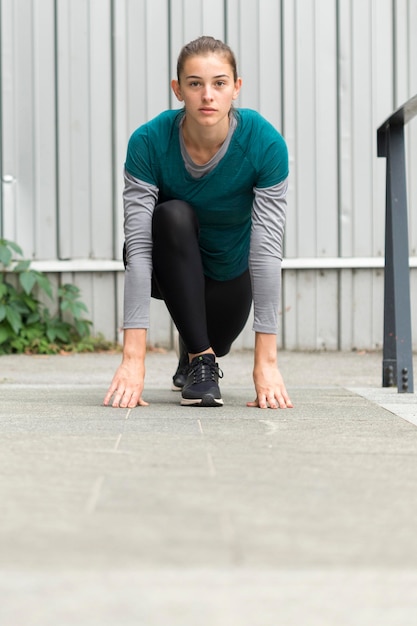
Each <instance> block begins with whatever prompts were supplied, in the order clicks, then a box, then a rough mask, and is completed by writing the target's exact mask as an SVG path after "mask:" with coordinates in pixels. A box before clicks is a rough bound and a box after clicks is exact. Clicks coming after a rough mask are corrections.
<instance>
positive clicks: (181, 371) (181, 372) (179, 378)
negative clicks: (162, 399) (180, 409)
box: [171, 337, 190, 391]
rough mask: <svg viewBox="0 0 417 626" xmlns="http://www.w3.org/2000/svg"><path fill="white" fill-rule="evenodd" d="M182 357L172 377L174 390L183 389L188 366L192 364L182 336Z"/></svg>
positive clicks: (179, 345) (179, 343) (180, 340)
mask: <svg viewBox="0 0 417 626" xmlns="http://www.w3.org/2000/svg"><path fill="white" fill-rule="evenodd" d="M178 347H179V353H180V358H179V361H178V367H177V371H176V372H175V374H174V376H173V377H172V387H171V389H172V391H181V389H182V388H183V387H184V385H185V383H186V381H187V374H188V367H189V365H190V362H189V358H188V351H187V348H186V347H185V343H184V342H183V340H182V338H181V337H179V341H178Z"/></svg>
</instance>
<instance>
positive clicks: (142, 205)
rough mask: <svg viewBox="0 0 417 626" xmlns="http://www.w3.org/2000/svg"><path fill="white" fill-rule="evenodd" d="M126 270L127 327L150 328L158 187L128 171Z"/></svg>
mask: <svg viewBox="0 0 417 626" xmlns="http://www.w3.org/2000/svg"><path fill="white" fill-rule="evenodd" d="M124 180H125V186H124V192H123V206H124V234H125V242H126V261H127V263H126V271H125V287H124V322H123V328H149V308H150V300H151V279H152V215H153V210H154V208H155V204H156V202H157V198H158V188H157V187H155V186H154V185H150V184H149V183H145V182H143V181H141V180H138V179H137V178H134V177H133V176H131V175H130V174H129V173H128V172H126V170H125V173H124Z"/></svg>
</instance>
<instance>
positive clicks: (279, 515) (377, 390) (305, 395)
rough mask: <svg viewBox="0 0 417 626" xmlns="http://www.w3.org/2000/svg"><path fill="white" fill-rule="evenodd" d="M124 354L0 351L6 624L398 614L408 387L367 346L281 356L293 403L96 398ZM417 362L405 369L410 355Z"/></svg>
mask: <svg viewBox="0 0 417 626" xmlns="http://www.w3.org/2000/svg"><path fill="white" fill-rule="evenodd" d="M119 361H120V355H109V354H99V355H97V354H94V355H75V356H67V357H25V356H10V357H0V397H1V404H0V432H1V436H0V600H1V601H0V625H1V626H20V625H22V626H35V625H36V626H50V625H52V624H53V625H54V626H57V625H59V626H66V625H67V624H68V625H69V624H77V625H82V626H84V625H85V626H95V625H96V624H97V625H100V626H107V625H117V626H125V625H126V626H130V625H132V626H133V625H135V626H162V625H163V626H177V625H178V626H194V625H195V626H287V625H288V626H290V625H293V624H294V625H297V626H298V625H300V626H310V625H311V626H316V625H318V626H344V625H355V626H362V625H364V626H365V625H366V626H373V625H377V626H385V625H390V626H391V625H392V626H394V625H395V626H402V625H404V626H410V625H411V624H414V623H416V621H417V594H416V592H415V589H416V587H417V536H416V532H415V527H416V515H417V429H416V424H417V400H416V395H415V394H412V395H411V394H398V393H397V392H396V390H387V389H381V386H380V385H381V361H382V358H381V355H380V354H379V353H288V352H283V353H282V354H281V355H280V367H281V370H282V373H283V374H284V377H285V380H286V384H287V388H288V390H289V391H290V395H291V397H292V399H293V401H294V403H295V408H294V409H292V410H286V411H271V410H266V411H260V410H257V409H249V408H247V407H246V406H245V403H246V401H247V400H251V399H253V388H252V384H251V367H252V355H251V353H249V352H234V353H232V354H231V355H229V356H228V357H225V358H223V359H221V367H222V369H223V371H224V374H225V377H224V379H223V380H222V381H221V389H222V394H223V398H224V401H225V406H224V407H221V408H216V409H197V408H191V407H180V406H179V395H178V394H176V393H174V392H171V391H169V385H170V380H171V379H170V377H171V375H172V373H173V370H174V369H175V364H176V357H175V354H174V353H172V352H167V353H163V352H162V353H157V352H151V353H149V355H148V359H147V386H146V393H145V394H144V397H145V399H146V400H148V401H149V402H150V403H151V404H150V406H149V407H146V408H143V407H142V408H136V409H133V410H123V409H119V410H115V409H111V408H106V407H103V406H101V401H102V398H103V396H104V394H105V391H106V388H107V386H108V384H109V382H110V380H111V377H112V374H113V372H114V370H115V368H116V366H117V364H118V363H119ZM414 367H415V371H417V363H416V364H415V366H414Z"/></svg>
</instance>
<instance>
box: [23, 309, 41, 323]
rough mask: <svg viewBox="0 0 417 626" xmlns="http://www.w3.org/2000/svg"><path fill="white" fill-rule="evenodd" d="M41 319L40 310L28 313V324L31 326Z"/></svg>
mask: <svg viewBox="0 0 417 626" xmlns="http://www.w3.org/2000/svg"><path fill="white" fill-rule="evenodd" d="M39 320H40V315H39V313H38V311H34V312H33V313H31V314H30V315H28V317H27V319H26V324H27V325H28V326H30V325H31V324H36V323H37V322H39Z"/></svg>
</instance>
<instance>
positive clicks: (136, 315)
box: [104, 172, 158, 408]
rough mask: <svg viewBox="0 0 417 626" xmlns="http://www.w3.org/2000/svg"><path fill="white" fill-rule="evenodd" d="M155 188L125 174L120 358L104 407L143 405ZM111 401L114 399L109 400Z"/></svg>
mask: <svg viewBox="0 0 417 626" xmlns="http://www.w3.org/2000/svg"><path fill="white" fill-rule="evenodd" d="M157 197H158V189H157V188H156V187H155V186H153V185H150V184H148V183H144V182H142V181H140V180H137V179H135V178H134V177H132V176H131V175H130V174H128V173H127V172H125V188H124V193H123V200H124V217H125V219H124V231H125V242H126V271H125V290H124V323H123V328H124V338H123V359H122V363H121V364H120V366H119V367H118V369H117V370H116V373H115V375H114V377H113V380H112V382H111V384H110V387H109V389H108V391H107V394H106V396H105V398H104V404H105V405H106V406H108V405H109V404H111V405H112V406H113V407H121V408H126V407H129V408H131V407H134V406H137V405H141V406H144V405H146V404H147V403H146V402H145V401H144V400H143V399H142V393H143V388H144V380H145V356H146V330H147V328H148V327H149V307H150V299H151V281H152V215H153V209H154V207H155V203H156V200H157ZM112 398H113V400H112Z"/></svg>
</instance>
